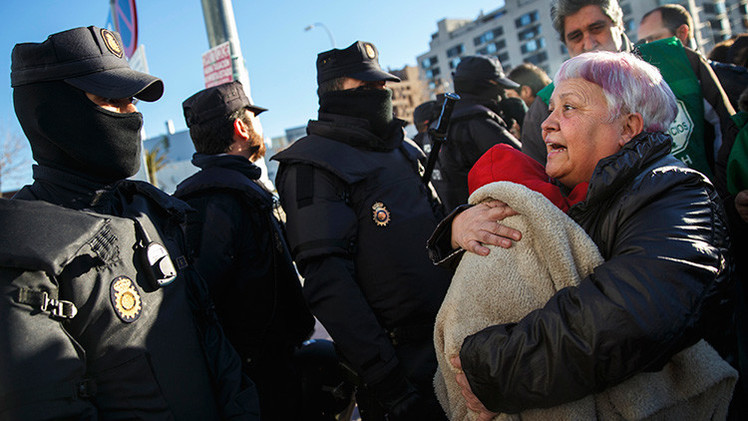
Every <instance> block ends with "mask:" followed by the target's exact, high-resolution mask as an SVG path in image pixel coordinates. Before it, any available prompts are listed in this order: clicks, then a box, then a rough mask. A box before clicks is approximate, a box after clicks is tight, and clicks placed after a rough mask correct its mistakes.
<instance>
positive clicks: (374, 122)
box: [319, 86, 394, 138]
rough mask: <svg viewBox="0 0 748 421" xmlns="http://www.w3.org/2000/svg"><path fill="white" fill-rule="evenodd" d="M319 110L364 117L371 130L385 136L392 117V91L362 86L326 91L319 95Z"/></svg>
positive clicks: (381, 136) (378, 135) (380, 136)
mask: <svg viewBox="0 0 748 421" xmlns="http://www.w3.org/2000/svg"><path fill="white" fill-rule="evenodd" d="M319 112H320V113H329V114H339V115H345V116H348V117H358V118H363V119H366V120H367V121H368V122H369V125H370V127H371V132H372V133H374V134H375V135H376V136H377V137H379V138H385V137H386V136H387V135H388V134H389V131H390V123H392V120H393V119H394V116H393V114H392V91H391V90H389V89H372V88H367V87H363V86H362V87H359V88H356V89H346V90H344V91H332V92H326V93H324V94H322V95H320V97H319Z"/></svg>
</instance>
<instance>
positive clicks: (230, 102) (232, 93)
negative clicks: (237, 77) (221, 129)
mask: <svg viewBox="0 0 748 421" xmlns="http://www.w3.org/2000/svg"><path fill="white" fill-rule="evenodd" d="M242 108H246V109H248V110H250V111H252V112H253V113H255V115H257V114H260V113H261V112H263V111H267V108H262V107H257V106H255V105H253V104H252V103H251V102H250V101H249V98H247V94H245V93H244V87H243V86H242V84H241V82H239V81H233V82H228V83H224V84H222V85H217V86H213V87H210V88H208V89H203V90H202V91H200V92H198V93H196V94H195V95H192V96H191V97H189V98H187V99H185V100H184V102H182V110H183V111H184V119H185V121H186V122H187V127H192V126H194V125H196V124H202V123H205V122H207V121H210V120H213V119H215V118H219V117H223V116H228V115H230V114H231V113H233V112H234V111H236V110H240V109H242Z"/></svg>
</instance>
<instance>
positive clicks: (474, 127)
mask: <svg viewBox="0 0 748 421" xmlns="http://www.w3.org/2000/svg"><path fill="white" fill-rule="evenodd" d="M492 107H493V106H492V105H491V104H490V103H489V101H487V100H485V99H481V98H478V97H476V96H474V95H470V94H460V100H459V101H457V103H456V104H455V108H454V111H453V112H452V118H451V120H450V124H449V134H448V137H447V142H446V143H445V144H444V145H443V146H442V148H441V150H440V151H439V164H438V166H437V167H436V168H437V172H435V174H434V176H433V182H434V187H436V191H437V192H438V193H439V197H440V198H441V199H442V202H443V203H444V206H445V208H446V209H447V211H451V210H452V209H454V208H456V207H457V206H459V205H462V204H464V203H467V199H468V184H467V176H468V172H470V168H472V167H473V164H475V162H476V161H477V160H478V158H480V157H481V156H482V155H483V154H484V153H486V151H488V150H489V149H491V147H492V146H494V145H497V144H499V143H505V144H507V145H510V146H513V147H515V148H517V149H519V148H520V147H521V145H520V143H519V140H517V139H516V138H515V137H514V136H512V134H511V133H509V128H508V126H507V124H506V123H505V122H504V120H502V118H501V117H500V116H499V114H497V113H496V112H495V111H494V110H493V109H492Z"/></svg>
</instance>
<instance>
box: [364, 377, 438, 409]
mask: <svg viewBox="0 0 748 421" xmlns="http://www.w3.org/2000/svg"><path fill="white" fill-rule="evenodd" d="M367 388H368V389H369V391H370V392H372V394H373V395H374V397H375V398H376V400H377V401H379V403H380V405H381V406H382V408H383V409H384V410H385V412H386V413H387V420H388V421H399V420H436V419H444V412H443V411H442V409H441V406H439V403H438V402H437V401H436V399H435V398H434V397H432V396H428V397H425V396H423V395H421V394H420V393H419V392H418V391H417V390H416V388H415V387H414V386H413V385H412V384H411V383H410V382H409V381H408V379H406V378H405V376H404V375H403V374H402V372H401V371H400V369H399V368H397V369H395V370H393V371H392V372H391V373H390V374H389V375H388V376H387V377H385V378H384V379H383V380H382V381H380V382H378V383H376V384H372V385H369V386H368V387H367Z"/></svg>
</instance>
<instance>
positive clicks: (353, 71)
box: [317, 41, 400, 84]
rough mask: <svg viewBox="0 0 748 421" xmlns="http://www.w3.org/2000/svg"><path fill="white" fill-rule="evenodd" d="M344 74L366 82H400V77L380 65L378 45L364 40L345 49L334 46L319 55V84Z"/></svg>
mask: <svg viewBox="0 0 748 421" xmlns="http://www.w3.org/2000/svg"><path fill="white" fill-rule="evenodd" d="M344 76H345V77H350V78H353V79H358V80H363V81H364V82H376V81H380V80H387V81H390V82H400V78H399V77H397V76H395V75H393V74H390V73H387V72H385V71H384V70H382V68H381V67H379V53H378V52H377V47H375V46H374V44H372V43H370V42H363V41H356V42H354V43H353V44H351V45H350V46H349V47H348V48H346V49H344V50H339V49H337V48H333V49H332V50H328V51H323V52H321V53H319V54H318V55H317V84H320V83H322V82H326V81H328V80H331V79H335V78H338V77H344Z"/></svg>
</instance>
